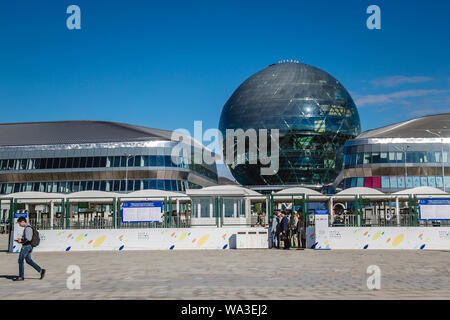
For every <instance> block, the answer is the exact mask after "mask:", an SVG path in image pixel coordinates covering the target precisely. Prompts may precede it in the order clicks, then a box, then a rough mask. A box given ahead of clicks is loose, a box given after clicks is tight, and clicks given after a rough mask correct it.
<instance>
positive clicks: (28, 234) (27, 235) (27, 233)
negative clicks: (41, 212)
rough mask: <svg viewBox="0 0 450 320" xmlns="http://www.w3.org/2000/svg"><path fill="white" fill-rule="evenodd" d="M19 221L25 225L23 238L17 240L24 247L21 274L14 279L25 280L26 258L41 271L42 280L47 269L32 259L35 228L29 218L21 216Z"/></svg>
mask: <svg viewBox="0 0 450 320" xmlns="http://www.w3.org/2000/svg"><path fill="white" fill-rule="evenodd" d="M17 223H18V224H19V225H20V226H21V227H23V228H24V229H23V236H22V238H21V239H16V241H17V242H19V243H21V244H22V249H21V250H20V254H19V276H18V277H17V278H14V279H13V281H23V280H24V264H23V260H25V261H26V262H27V263H28V264H29V265H30V266H32V267H33V268H34V269H35V270H36V271H37V272H39V273H40V275H41V277H40V279H41V280H42V279H43V278H44V276H45V269H42V268H41V267H39V266H38V265H37V264H36V263H35V262H34V261H33V260H32V259H31V252H32V251H33V247H32V246H31V240H32V239H33V228H32V227H31V226H30V225H29V224H28V223H27V219H25V218H24V217H20V218H19V219H17Z"/></svg>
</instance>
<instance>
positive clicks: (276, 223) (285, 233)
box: [270, 210, 306, 250]
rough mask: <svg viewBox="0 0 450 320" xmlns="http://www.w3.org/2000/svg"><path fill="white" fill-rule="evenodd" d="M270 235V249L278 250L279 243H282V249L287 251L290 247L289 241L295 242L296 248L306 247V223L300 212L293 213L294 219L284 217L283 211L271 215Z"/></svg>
mask: <svg viewBox="0 0 450 320" xmlns="http://www.w3.org/2000/svg"><path fill="white" fill-rule="evenodd" d="M270 233H271V240H272V241H271V244H270V247H271V248H276V249H279V248H280V241H283V244H284V246H283V249H285V250H288V249H289V248H290V247H291V239H292V240H293V241H295V242H297V247H298V248H305V247H306V223H305V218H304V216H303V213H302V212H301V210H298V211H297V212H295V213H294V219H293V221H292V223H291V219H290V218H289V217H288V216H287V215H286V212H285V211H281V212H277V211H275V212H274V213H273V220H272V225H271V227H270Z"/></svg>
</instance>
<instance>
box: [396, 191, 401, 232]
mask: <svg viewBox="0 0 450 320" xmlns="http://www.w3.org/2000/svg"><path fill="white" fill-rule="evenodd" d="M395 214H396V216H397V226H400V205H399V203H398V196H397V197H395Z"/></svg>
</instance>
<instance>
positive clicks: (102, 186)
mask: <svg viewBox="0 0 450 320" xmlns="http://www.w3.org/2000/svg"><path fill="white" fill-rule="evenodd" d="M99 189H100V191H106V181H105V180H102V181H100V187H99ZM108 191H109V190H108Z"/></svg>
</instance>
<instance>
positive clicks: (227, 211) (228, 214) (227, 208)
mask: <svg viewBox="0 0 450 320" xmlns="http://www.w3.org/2000/svg"><path fill="white" fill-rule="evenodd" d="M235 202H236V201H235V200H234V199H223V205H224V210H223V212H224V216H225V218H233V217H234V204H235Z"/></svg>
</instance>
